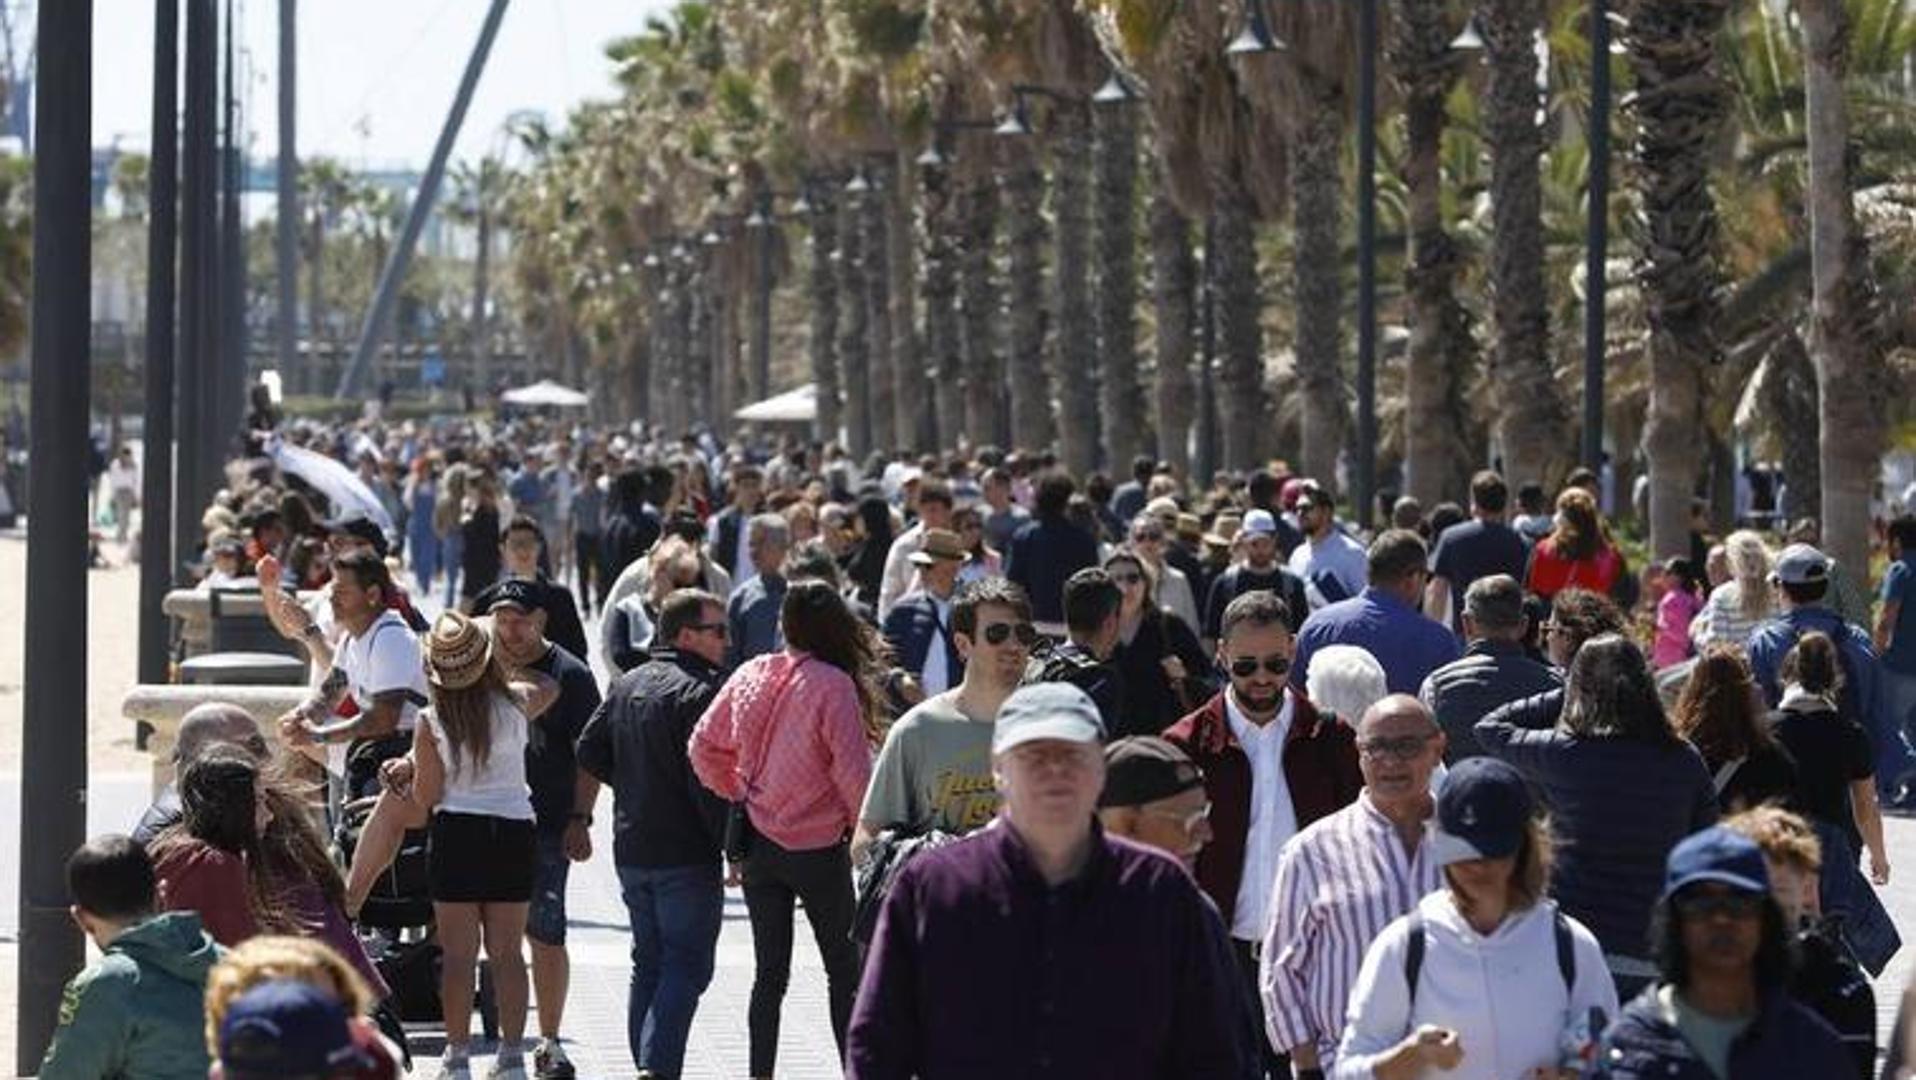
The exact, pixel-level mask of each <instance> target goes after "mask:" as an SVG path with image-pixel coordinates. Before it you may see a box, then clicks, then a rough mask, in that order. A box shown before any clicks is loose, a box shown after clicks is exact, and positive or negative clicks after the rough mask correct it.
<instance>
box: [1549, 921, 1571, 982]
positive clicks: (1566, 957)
mask: <svg viewBox="0 0 1916 1080" xmlns="http://www.w3.org/2000/svg"><path fill="white" fill-rule="evenodd" d="M1550 928H1551V930H1553V931H1554V932H1555V934H1556V938H1557V973H1558V974H1560V975H1562V976H1563V992H1564V993H1565V994H1573V993H1575V992H1576V988H1577V942H1576V939H1575V938H1574V937H1572V936H1571V934H1570V920H1569V919H1567V918H1565V917H1564V914H1563V912H1562V911H1561V910H1557V911H1553V912H1551V913H1550Z"/></svg>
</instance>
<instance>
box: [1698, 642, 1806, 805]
mask: <svg viewBox="0 0 1916 1080" xmlns="http://www.w3.org/2000/svg"><path fill="white" fill-rule="evenodd" d="M1764 711H1765V710H1764V705H1763V696H1762V693H1761V692H1760V691H1759V690H1758V689H1757V686H1756V679H1755V677H1753V676H1752V675H1751V674H1750V665H1749V664H1747V663H1745V662H1744V660H1743V654H1742V653H1740V652H1738V651H1737V650H1735V649H1732V648H1729V647H1728V646H1725V645H1716V646H1712V647H1711V648H1710V649H1708V650H1706V651H1705V652H1704V653H1703V655H1702V656H1700V657H1698V658H1697V662H1696V666H1695V667H1693V668H1692V669H1691V670H1690V678H1689V679H1688V681H1686V682H1685V683H1684V684H1683V693H1682V694H1680V695H1678V697H1677V703H1676V715H1675V716H1674V717H1673V718H1672V719H1673V720H1674V722H1675V724H1676V729H1677V734H1679V735H1681V736H1683V737H1684V738H1685V739H1688V740H1689V741H1690V745H1691V746H1694V747H1696V749H1697V753H1699V754H1702V755H1703V765H1704V767H1705V768H1707V769H1709V770H1710V776H1711V780H1712V782H1713V783H1714V784H1715V785H1716V804H1717V808H1718V809H1719V810H1721V811H1722V812H1723V813H1725V814H1734V813H1736V812H1738V811H1740V810H1747V809H1749V808H1751V807H1753V806H1760V805H1762V804H1763V803H1766V802H1769V801H1771V800H1773V799H1775V800H1782V799H1788V798H1790V797H1791V796H1792V795H1794V794H1795V793H1796V759H1795V758H1793V757H1791V756H1790V752H1789V751H1788V750H1785V749H1783V747H1782V746H1780V745H1778V743H1777V741H1776V739H1775V738H1774V737H1772V736H1771V735H1770V728H1769V724H1767V723H1766V722H1765V721H1764V716H1763V714H1764Z"/></svg>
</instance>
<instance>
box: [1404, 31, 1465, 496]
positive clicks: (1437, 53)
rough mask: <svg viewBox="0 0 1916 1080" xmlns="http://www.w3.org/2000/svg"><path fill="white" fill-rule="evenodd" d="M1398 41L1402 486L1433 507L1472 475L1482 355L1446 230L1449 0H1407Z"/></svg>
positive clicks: (1454, 71)
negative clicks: (1404, 200) (1473, 384)
mask: <svg viewBox="0 0 1916 1080" xmlns="http://www.w3.org/2000/svg"><path fill="white" fill-rule="evenodd" d="M1394 29H1395V33H1394V34H1393V35H1392V37H1391V40H1390V49H1391V56H1390V60H1391V67H1392V68H1393V69H1394V70H1395V72H1396V74H1397V80H1398V83H1399V85H1400V86H1401V87H1402V89H1403V94H1404V120H1405V129H1406V135H1407V140H1406V141H1407V147H1406V151H1405V158H1404V186H1405V187H1406V188H1407V189H1408V201H1409V216H1410V260H1409V263H1408V264H1407V265H1406V266H1405V268H1404V291H1405V294H1406V295H1407V297H1408V299H1409V305H1410V348H1409V350H1408V355H1407V358H1406V362H1405V367H1404V387H1405V419H1404V474H1405V476H1404V481H1405V482H1404V488H1405V494H1407V495H1409V496H1411V497H1412V498H1414V499H1416V500H1417V501H1419V502H1420V503H1422V504H1423V505H1425V506H1435V505H1436V504H1437V503H1438V502H1440V501H1442V500H1444V499H1445V498H1449V497H1451V496H1452V495H1454V494H1455V493H1456V492H1458V491H1462V490H1464V488H1465V487H1466V485H1467V483H1468V477H1467V476H1466V474H1467V473H1468V472H1469V462H1470V455H1469V448H1468V445H1467V441H1466V437H1465V434H1464V433H1465V432H1466V431H1468V430H1469V427H1470V410H1469V406H1468V405H1467V404H1466V403H1465V400H1464V386H1465V382H1466V380H1467V379H1468V376H1469V372H1470V369H1471V368H1472V367H1473V366H1474V363H1475V360H1476V342H1475V340H1474V339H1473V338H1472V336H1471V332H1470V314H1469V312H1468V311H1466V310H1465V308H1464V306H1463V304H1461V303H1460V302H1458V299H1457V290H1456V285H1457V274H1458V271H1459V270H1460V269H1461V265H1462V259H1461V257H1460V255H1459V252H1458V250H1457V244H1456V242H1455V241H1454V240H1453V239H1452V238H1451V236H1450V233H1449V232H1448V231H1447V230H1446V229H1445V228H1444V214H1443V194H1444V192H1443V167H1442V158H1443V148H1444V147H1443V144H1444V123H1445V119H1446V117H1447V110H1446V108H1445V101H1446V100H1447V99H1448V98H1449V96H1450V90H1451V87H1452V86H1453V85H1454V84H1455V83H1456V81H1457V76H1458V72H1459V63H1458V58H1457V54H1456V53H1455V52H1453V51H1452V50H1451V48H1450V28H1449V26H1448V25H1446V19H1445V6H1444V4H1443V3H1442V0H1403V2H1402V3H1401V4H1399V5H1398V9H1397V20H1396V25H1395V28H1394Z"/></svg>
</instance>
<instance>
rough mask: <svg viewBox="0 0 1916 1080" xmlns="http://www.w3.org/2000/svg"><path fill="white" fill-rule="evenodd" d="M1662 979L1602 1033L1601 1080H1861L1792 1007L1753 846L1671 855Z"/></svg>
mask: <svg viewBox="0 0 1916 1080" xmlns="http://www.w3.org/2000/svg"><path fill="white" fill-rule="evenodd" d="M1657 927H1658V930H1657V933H1659V935H1660V937H1659V940H1658V942H1657V967H1658V969H1659V971H1660V975H1661V978H1660V979H1659V981H1658V982H1657V983H1655V984H1653V985H1651V986H1649V987H1646V988H1645V989H1644V991H1643V993H1641V994H1639V995H1637V997H1636V999H1635V1000H1633V1001H1631V1002H1629V1003H1628V1004H1626V1005H1624V1007H1623V1015H1622V1016H1620V1017H1618V1018H1617V1022H1616V1023H1614V1024H1612V1025H1610V1027H1609V1029H1608V1030H1606V1031H1605V1032H1604V1033H1603V1040H1602V1044H1601V1045H1600V1046H1599V1047H1598V1048H1597V1055H1596V1062H1595V1065H1596V1068H1595V1070H1594V1071H1593V1072H1591V1073H1590V1075H1591V1076H1593V1077H1597V1078H1600V1080H1648V1078H1650V1077H1657V1078H1659V1080H1661V1078H1664V1077H1669V1078H1671V1080H1710V1078H1713V1077H1719V1076H1733V1077H1736V1078H1737V1080H1769V1078H1771V1077H1777V1078H1779V1080H1780V1078H1782V1077H1810V1076H1818V1077H1822V1076H1832V1077H1833V1076H1853V1075H1855V1071H1856V1070H1855V1066H1854V1065H1853V1064H1851V1063H1850V1060H1849V1056H1848V1055H1847V1054H1846V1053H1844V1051H1843V1044H1842V1042H1841V1040H1839V1039H1838V1038H1837V1035H1836V1032H1834V1031H1832V1030H1831V1029H1830V1026H1829V1025H1828V1024H1826V1023H1824V1022H1823V1020H1822V1019H1821V1018H1820V1017H1818V1016H1817V1015H1816V1014H1815V1013H1813V1012H1811V1011H1810V1010H1809V1009H1808V1008H1806V1007H1804V1006H1803V1005H1801V1004H1798V1003H1797V1002H1796V1001H1795V1000H1794V999H1792V998H1791V997H1790V993H1789V981H1790V974H1791V969H1792V961H1791V957H1790V943H1789V931H1788V929H1787V928H1786V927H1785V926H1784V922H1783V913H1782V910H1781V909H1780V908H1779V907H1778V906H1777V904H1776V901H1775V900H1774V899H1773V898H1772V897H1771V896H1770V878H1769V869H1768V867H1767V866H1766V865H1765V864H1764V862H1763V851H1762V849H1761V848H1759V847H1758V846H1757V845H1756V842H1755V841H1753V840H1750V839H1748V838H1747V837H1744V836H1742V835H1739V834H1738V833H1736V832H1733V831H1732V830H1730V829H1728V828H1726V827H1724V826H1721V825H1716V826H1712V827H1710V828H1708V829H1704V830H1703V831H1702V832H1699V833H1695V834H1694V835H1691V836H1689V837H1687V838H1685V839H1684V840H1683V841H1682V842H1681V843H1679V844H1678V845H1677V846H1676V847H1675V848H1673V849H1671V851H1670V859H1669V863H1668V865H1667V867H1666V870H1665V874H1664V886H1663V899H1662V900H1661V901H1660V902H1659V903H1658V919H1657Z"/></svg>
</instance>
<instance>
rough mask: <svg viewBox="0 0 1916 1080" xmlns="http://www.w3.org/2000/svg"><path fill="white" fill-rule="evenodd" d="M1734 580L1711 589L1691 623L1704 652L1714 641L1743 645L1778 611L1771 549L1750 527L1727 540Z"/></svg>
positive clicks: (1692, 634) (1699, 648) (1725, 551)
mask: <svg viewBox="0 0 1916 1080" xmlns="http://www.w3.org/2000/svg"><path fill="white" fill-rule="evenodd" d="M1723 554H1724V558H1725V559H1727V560H1728V562H1729V567H1730V580H1728V581H1726V582H1724V583H1723V584H1721V585H1718V586H1717V587H1715V588H1713V589H1711V590H1710V598H1709V599H1708V600H1706V601H1704V604H1703V610H1702V611H1701V612H1699V613H1698V614H1697V617H1696V618H1695V619H1694V620H1692V621H1691V623H1690V638H1691V640H1693V641H1695V642H1696V647H1697V651H1698V652H1699V653H1701V652H1702V651H1703V650H1704V649H1707V648H1709V647H1710V646H1711V645H1730V646H1734V647H1735V648H1738V649H1741V648H1743V646H1744V644H1745V643H1746V642H1748V641H1749V640H1750V631H1752V630H1754V629H1756V628H1757V627H1758V626H1761V625H1762V624H1763V623H1764V622H1766V621H1768V619H1769V617H1770V616H1771V615H1773V614H1775V612H1776V601H1775V599H1774V598H1773V597H1772V596H1771V594H1770V581H1769V578H1770V562H1771V559H1770V549H1769V545H1767V544H1765V543H1764V542H1763V538H1762V537H1761V536H1758V535H1757V534H1756V533H1754V532H1752V531H1750V530H1749V529H1738V530H1737V531H1735V532H1733V533H1731V534H1730V535H1729V536H1727V537H1725V538H1724V540H1723Z"/></svg>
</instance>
